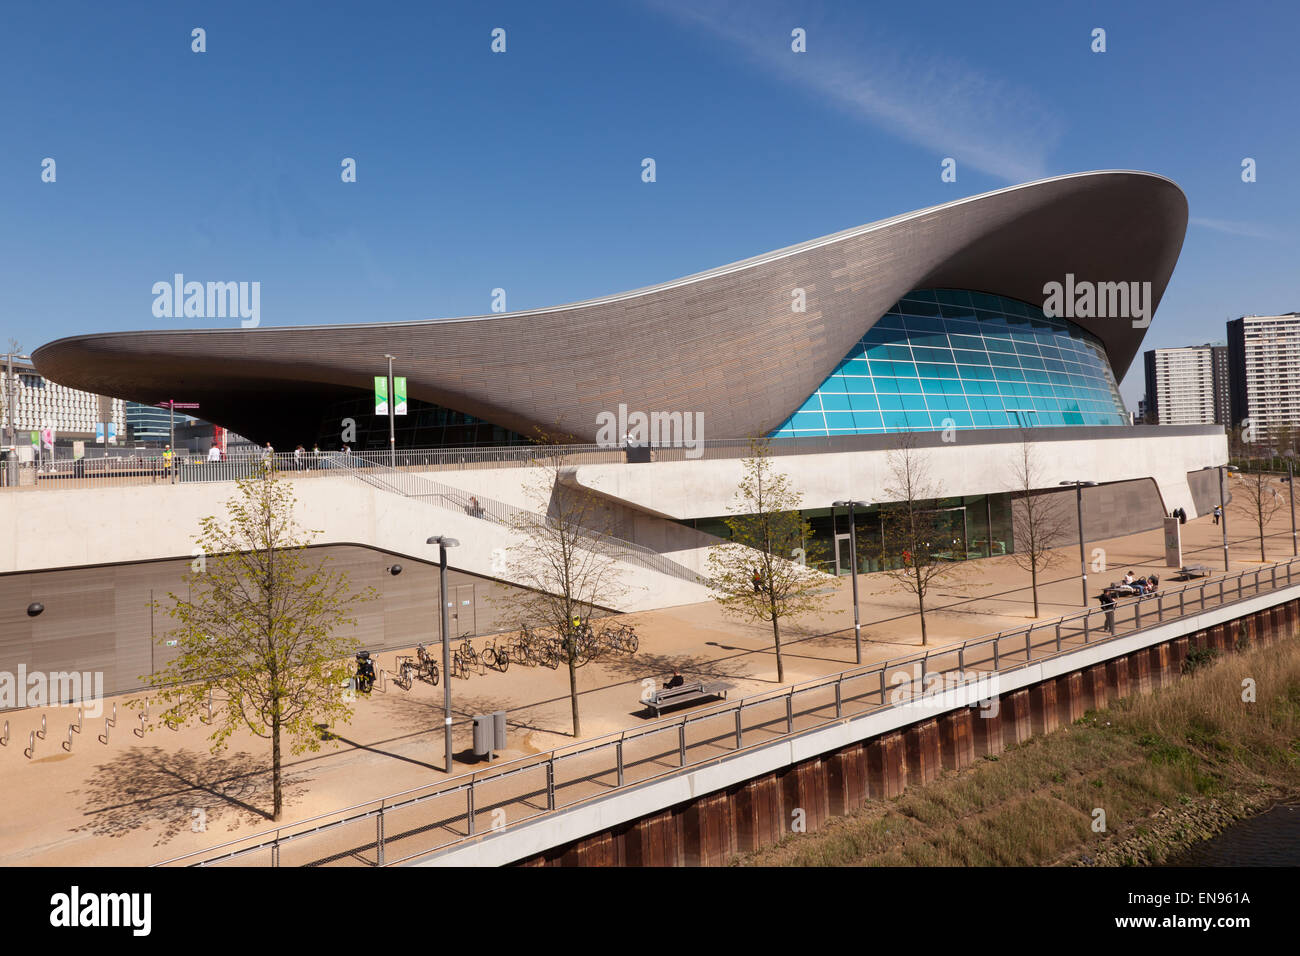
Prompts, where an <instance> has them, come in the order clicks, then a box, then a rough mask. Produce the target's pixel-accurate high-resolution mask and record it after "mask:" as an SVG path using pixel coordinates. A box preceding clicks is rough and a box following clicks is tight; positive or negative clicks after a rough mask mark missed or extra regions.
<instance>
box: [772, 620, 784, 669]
mask: <svg viewBox="0 0 1300 956" xmlns="http://www.w3.org/2000/svg"><path fill="white" fill-rule="evenodd" d="M772 639H773V641H775V643H776V682H777V683H778V684H784V683H785V662H784V661H783V660H782V659H781V621H780V619H779V618H778V617H777V616H776V609H775V608H773V609H772Z"/></svg>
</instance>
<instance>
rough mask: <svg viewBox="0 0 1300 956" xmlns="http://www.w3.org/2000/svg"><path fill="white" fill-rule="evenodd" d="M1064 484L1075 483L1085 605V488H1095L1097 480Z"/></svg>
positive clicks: (1065, 483)
mask: <svg viewBox="0 0 1300 956" xmlns="http://www.w3.org/2000/svg"><path fill="white" fill-rule="evenodd" d="M1061 484H1063V485H1074V504H1075V508H1076V510H1077V511H1078V513H1079V575H1080V576H1081V578H1082V585H1083V606H1084V607H1087V606H1088V559H1087V558H1086V557H1085V556H1084V551H1083V489H1084V488H1095V487H1096V485H1097V483H1096V482H1095V481H1063V482H1061Z"/></svg>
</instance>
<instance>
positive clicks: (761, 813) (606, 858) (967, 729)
mask: <svg viewBox="0 0 1300 956" xmlns="http://www.w3.org/2000/svg"><path fill="white" fill-rule="evenodd" d="M1298 620H1300V601H1290V602H1288V603H1285V604H1280V605H1277V606H1276V607H1272V608H1266V609H1264V610H1261V611H1257V612H1255V613H1253V614H1249V615H1247V616H1245V617H1241V618H1237V619H1234V620H1230V621H1227V622H1225V623H1223V624H1218V625H1215V626H1213V627H1209V628H1206V629H1205V630H1199V631H1195V632H1194V633H1192V634H1189V635H1185V636H1182V637H1178V638H1174V639H1173V640H1169V641H1165V642H1164V643H1161V644H1155V645H1152V646H1150V647H1144V648H1141V649H1139V650H1135V651H1132V652H1130V653H1128V654H1125V655H1122V656H1120V657H1115V658H1112V659H1110V660H1107V661H1104V662H1102V663H1097V664H1092V665H1090V666H1088V667H1085V668H1083V669H1081V670H1076V671H1071V672H1069V673H1066V674H1061V675H1059V676H1056V677H1053V678H1051V679H1049V680H1044V681H1041V682H1040V683H1037V684H1033V685H1031V686H1029V687H1024V688H1021V689H1019V690H1015V691H1012V692H1010V693H1006V694H1001V695H999V696H998V706H997V707H996V708H992V707H990V708H987V711H985V712H981V711H977V710H975V709H973V708H971V707H962V708H960V709H957V710H953V711H950V712H948V713H945V714H942V715H940V716H938V717H931V718H927V719H923V720H920V721H918V722H917V723H915V724H912V725H910V726H907V727H905V728H901V729H898V730H895V731H891V732H890V733H886V734H881V735H880V736H877V737H872V738H870V739H867V740H863V741H859V742H858V743H855V744H852V745H850V746H847V747H843V748H841V749H838V750H835V751H832V752H829V753H824V754H820V755H818V756H816V757H812V758H809V759H806V760H802V761H799V762H796V763H793V764H791V765H789V766H786V767H782V768H781V769H779V770H776V771H773V772H771V773H767V774H763V775H761V776H758V777H754V778H753V779H750V780H746V781H743V782H742V783H739V784H736V785H734V786H731V787H728V788H726V789H725V790H720V791H717V792H715V793H710V794H706V795H704V796H701V797H698V798H696V799H694V800H691V801H687V802H685V803H680V804H677V805H675V806H672V807H668V808H666V809H664V810H661V811H659V812H657V813H653V814H650V815H648V816H645V817H641V818H640V819H637V820H632V821H629V822H627V823H623V824H620V825H618V826H616V827H612V828H610V829H607V830H605V831H604V832H600V833H594V834H592V835H590V836H587V837H584V838H582V839H580V840H577V841H575V842H572V843H568V844H566V845H564V846H559V847H555V848H554V849H552V850H548V851H547V852H545V853H542V854H538V855H536V856H533V857H530V858H528V859H525V860H521V861H519V865H522V866H716V865H720V864H724V863H726V862H727V861H728V860H729V859H730V858H731V857H733V856H735V855H736V854H737V853H744V852H747V851H750V850H754V849H757V848H759V847H762V846H766V845H768V844H771V843H775V842H777V841H779V840H780V839H782V838H783V837H785V836H787V835H789V834H790V833H791V832H792V827H793V825H794V824H795V823H796V821H797V822H798V823H799V825H800V826H802V828H803V829H804V830H806V831H807V832H809V833H812V832H815V831H817V830H818V829H820V828H821V827H822V826H823V825H824V824H825V823H826V821H827V820H828V819H830V818H831V817H834V816H839V815H842V814H844V813H847V812H849V811H850V810H853V809H855V808H857V807H861V806H863V805H864V804H866V803H867V801H869V800H879V799H885V798H889V797H895V796H898V795H899V794H901V793H902V792H903V791H904V790H905V789H906V788H907V787H910V786H918V785H923V784H926V783H929V782H930V781H932V780H934V779H935V778H936V777H938V776H939V774H940V773H941V772H942V771H943V770H959V769H961V768H962V767H968V766H970V765H971V764H973V763H974V762H975V760H976V759H977V758H979V757H983V756H985V755H986V754H996V753H1000V752H1001V751H1002V750H1003V748H1004V747H1007V746H1011V745H1014V744H1018V743H1022V742H1024V741H1025V740H1028V739H1029V738H1030V737H1031V736H1034V735H1036V734H1046V733H1051V732H1052V731H1053V730H1056V729H1057V728H1058V727H1061V726H1063V725H1066V724H1069V723H1071V722H1073V721H1075V720H1077V719H1079V718H1080V717H1082V716H1083V714H1084V712H1085V711H1088V710H1095V709H1098V708H1102V707H1106V706H1107V705H1108V704H1109V703H1110V702H1111V701H1114V700H1118V699H1120V698H1122V697H1127V696H1130V695H1133V694H1145V693H1150V692H1151V691H1152V690H1155V689H1156V688H1160V687H1165V686H1167V685H1169V684H1171V683H1173V682H1174V681H1175V680H1177V679H1178V677H1179V675H1180V674H1181V672H1182V666H1183V661H1184V660H1186V658H1187V656H1188V654H1190V653H1191V652H1192V651H1194V650H1198V649H1206V648H1213V649H1215V650H1218V651H1220V652H1228V651H1235V650H1236V649H1237V648H1238V647H1239V646H1244V645H1246V644H1249V645H1250V646H1252V647H1255V646H1267V645H1269V644H1273V643H1275V642H1277V641H1279V640H1281V639H1283V638H1284V637H1287V636H1290V635H1292V634H1294V633H1295V631H1296V627H1297V622H1298Z"/></svg>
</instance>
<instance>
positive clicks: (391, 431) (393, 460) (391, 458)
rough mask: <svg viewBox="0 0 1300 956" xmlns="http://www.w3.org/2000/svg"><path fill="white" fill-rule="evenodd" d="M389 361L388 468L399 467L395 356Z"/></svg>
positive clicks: (389, 356) (390, 356)
mask: <svg viewBox="0 0 1300 956" xmlns="http://www.w3.org/2000/svg"><path fill="white" fill-rule="evenodd" d="M384 358H386V359H388V466H389V467H390V468H396V467H397V418H396V416H397V395H396V394H395V393H394V392H393V358H394V357H393V356H392V355H387V354H386V355H384Z"/></svg>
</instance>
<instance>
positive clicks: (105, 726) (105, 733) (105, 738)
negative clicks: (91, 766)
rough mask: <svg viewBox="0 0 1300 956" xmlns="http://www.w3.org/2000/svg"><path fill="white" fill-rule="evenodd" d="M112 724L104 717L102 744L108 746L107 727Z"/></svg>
mask: <svg viewBox="0 0 1300 956" xmlns="http://www.w3.org/2000/svg"><path fill="white" fill-rule="evenodd" d="M112 726H113V725H112V724H111V723H110V722H109V720H108V718H107V717H105V718H104V746H105V747H107V746H108V728H110V727H112Z"/></svg>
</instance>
